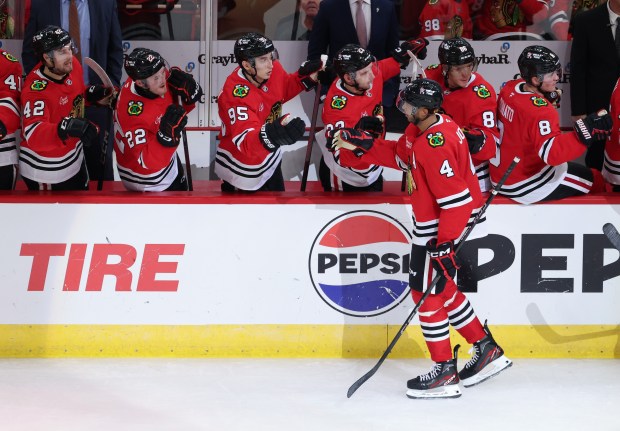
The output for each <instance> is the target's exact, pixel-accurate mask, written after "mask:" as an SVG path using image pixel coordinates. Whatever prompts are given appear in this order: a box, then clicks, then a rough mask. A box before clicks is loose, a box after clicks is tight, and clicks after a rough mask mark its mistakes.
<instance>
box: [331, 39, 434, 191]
mask: <svg viewBox="0 0 620 431" xmlns="http://www.w3.org/2000/svg"><path fill="white" fill-rule="evenodd" d="M427 45H428V41H426V40H424V39H416V40H411V41H405V42H403V43H402V44H401V45H400V46H399V47H398V48H397V49H395V50H394V51H393V52H392V56H391V57H388V58H386V59H384V60H381V61H378V62H377V61H376V59H375V58H374V56H373V55H372V54H371V53H370V52H369V51H368V50H367V49H365V48H362V47H360V46H359V45H345V46H344V47H343V48H342V49H340V51H338V53H336V56H335V57H334V60H333V67H334V70H335V71H336V73H337V74H338V79H336V80H335V81H334V82H333V83H332V84H331V86H330V88H329V90H328V92H327V95H326V98H325V102H324V103H323V115H322V118H323V124H325V129H326V130H327V131H328V130H332V129H334V128H342V127H355V128H359V129H361V130H366V131H368V132H369V133H371V134H372V135H373V136H375V137H383V136H384V135H385V124H384V117H383V106H382V105H381V100H382V98H383V83H384V82H385V81H386V80H388V79H390V78H392V77H394V76H396V75H398V74H399V73H400V69H401V68H405V67H407V65H408V64H409V61H410V60H411V57H410V56H409V54H408V51H409V52H411V53H412V54H414V55H417V56H418V57H419V58H422V59H424V58H426V46H427ZM375 81H377V82H379V84H378V85H376V83H375ZM320 148H321V151H322V152H323V157H321V162H320V165H319V178H320V180H321V184H322V185H323V190H325V191H332V190H337V191H345V192H347V191H381V190H383V176H382V172H383V168H382V167H381V166H377V165H373V164H369V163H367V162H365V161H360V160H352V161H351V162H352V164H351V165H350V166H347V167H343V166H342V165H340V164H339V158H340V154H339V152H338V151H336V152H333V153H330V152H329V151H327V149H326V148H325V146H324V145H320Z"/></svg>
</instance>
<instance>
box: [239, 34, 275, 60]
mask: <svg viewBox="0 0 620 431" xmlns="http://www.w3.org/2000/svg"><path fill="white" fill-rule="evenodd" d="M275 50H276V48H275V47H274V46H273V42H272V41H271V39H269V38H267V37H265V36H263V35H261V34H258V33H246V34H244V35H243V36H241V37H240V38H239V39H237V41H236V42H235V50H234V52H235V58H236V59H237V64H239V66H241V62H242V61H243V60H245V61H247V62H248V63H250V64H251V65H252V67H254V59H255V58H256V57H260V56H261V55H265V54H269V53H270V52H275ZM276 58H277V57H276Z"/></svg>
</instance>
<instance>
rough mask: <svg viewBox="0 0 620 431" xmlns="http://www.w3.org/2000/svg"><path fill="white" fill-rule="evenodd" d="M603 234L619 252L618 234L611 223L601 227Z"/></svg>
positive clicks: (619, 238) (619, 241) (619, 239)
mask: <svg viewBox="0 0 620 431" xmlns="http://www.w3.org/2000/svg"><path fill="white" fill-rule="evenodd" d="M603 233H604V234H605V236H606V237H607V239H609V242H611V244H612V245H613V246H614V247H616V249H617V250H618V251H620V233H618V230H617V229H616V227H615V226H614V225H613V224H611V223H605V224H604V225H603Z"/></svg>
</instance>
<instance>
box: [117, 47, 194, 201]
mask: <svg viewBox="0 0 620 431" xmlns="http://www.w3.org/2000/svg"><path fill="white" fill-rule="evenodd" d="M124 67H125V72H127V75H128V76H129V78H128V79H127V81H126V82H125V83H124V84H123V87H122V89H121V91H120V94H119V96H118V101H117V104H116V111H115V114H114V141H115V142H114V152H115V154H116V163H117V168H118V173H119V175H120V177H121V181H122V182H123V185H124V186H125V188H126V189H127V190H133V191H148V192H158V191H185V190H188V184H187V179H186V177H185V171H184V170H183V165H182V164H181V160H180V158H179V155H178V154H177V147H178V146H179V142H180V138H181V132H182V130H183V128H184V127H185V125H186V124H187V113H188V112H190V111H191V110H192V109H194V107H195V106H196V102H198V100H200V98H201V97H202V94H203V93H202V88H201V87H200V85H199V84H198V83H197V82H196V81H195V80H194V78H193V77H192V75H190V74H189V73H185V72H183V71H182V70H180V69H179V68H176V67H174V68H172V69H171V70H170V71H169V70H168V68H167V67H166V64H165V60H164V59H163V58H162V56H161V55H159V53H157V52H155V51H152V50H150V49H146V48H136V49H134V50H133V51H132V52H131V54H129V55H128V56H127V57H126V58H125V64H124ZM179 98H180V100H181V104H182V106H179V104H178V99H179ZM186 168H187V169H189V166H187V167H186Z"/></svg>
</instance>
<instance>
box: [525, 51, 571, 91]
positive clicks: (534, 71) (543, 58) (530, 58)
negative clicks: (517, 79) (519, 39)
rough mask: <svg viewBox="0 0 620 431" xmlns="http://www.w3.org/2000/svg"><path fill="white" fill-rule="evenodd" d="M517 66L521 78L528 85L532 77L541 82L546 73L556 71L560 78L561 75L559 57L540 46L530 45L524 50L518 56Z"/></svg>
mask: <svg viewBox="0 0 620 431" xmlns="http://www.w3.org/2000/svg"><path fill="white" fill-rule="evenodd" d="M517 64H518V65H519V72H520V73H521V77H522V78H523V79H525V81H527V82H529V83H531V81H532V78H533V77H534V76H537V77H538V79H540V80H541V81H542V79H543V76H544V75H546V74H547V73H551V72H555V71H557V72H558V73H559V74H560V76H561V75H562V64H561V63H560V57H558V56H557V55H556V54H555V53H554V52H553V51H551V50H550V49H549V48H547V47H544V46H540V45H532V46H528V47H527V48H525V49H524V50H523V52H522V53H521V55H520V56H519V60H517Z"/></svg>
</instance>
